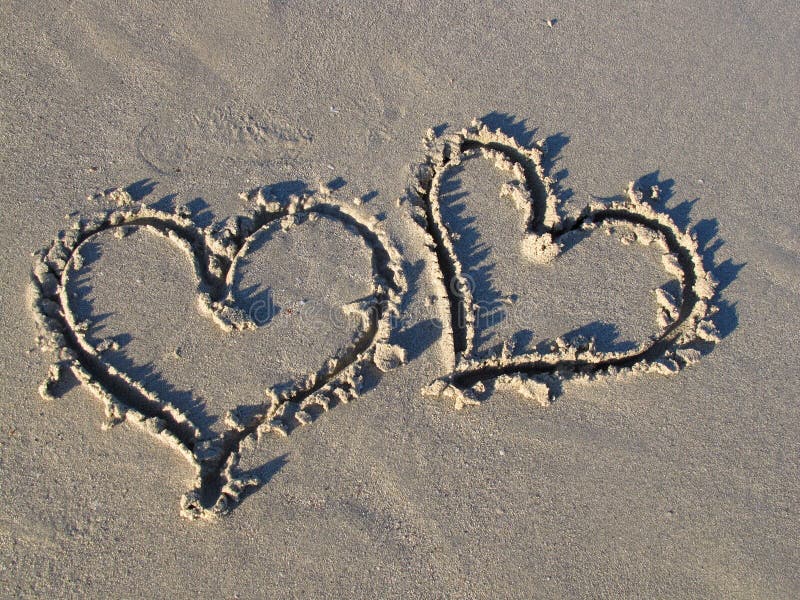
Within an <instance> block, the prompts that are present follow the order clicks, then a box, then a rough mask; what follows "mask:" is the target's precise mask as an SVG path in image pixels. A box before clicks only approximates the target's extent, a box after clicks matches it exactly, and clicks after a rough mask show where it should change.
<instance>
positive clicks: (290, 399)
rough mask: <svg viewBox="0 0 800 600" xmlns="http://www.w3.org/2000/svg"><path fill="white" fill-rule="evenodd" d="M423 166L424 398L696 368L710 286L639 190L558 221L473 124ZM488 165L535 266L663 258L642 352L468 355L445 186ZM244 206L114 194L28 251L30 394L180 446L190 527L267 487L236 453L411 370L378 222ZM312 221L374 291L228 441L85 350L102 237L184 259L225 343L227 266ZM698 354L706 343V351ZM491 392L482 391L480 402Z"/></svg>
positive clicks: (397, 260)
mask: <svg viewBox="0 0 800 600" xmlns="http://www.w3.org/2000/svg"><path fill="white" fill-rule="evenodd" d="M426 146H427V155H426V158H425V160H424V161H423V163H421V164H420V166H419V168H418V169H417V171H416V180H415V182H414V185H413V186H412V188H411V189H410V190H409V193H408V196H409V198H410V199H411V200H412V204H413V206H414V207H415V209H414V210H415V215H414V216H415V218H416V219H417V221H418V222H419V223H420V225H421V226H422V227H423V228H424V229H425V231H426V239H427V241H428V244H429V246H430V248H431V250H432V251H433V252H434V254H435V255H436V259H437V264H438V265H439V268H440V270H441V276H440V278H439V281H440V289H439V295H440V296H441V297H443V298H445V297H446V298H447V299H448V305H449V316H450V322H451V329H452V337H453V347H454V356H453V360H452V361H451V367H452V369H451V372H450V373H449V374H448V375H447V376H445V377H443V378H441V379H438V380H436V381H434V382H433V383H432V384H431V385H429V386H427V387H426V388H425V390H424V393H425V394H426V395H430V396H436V397H444V398H448V399H452V400H454V402H455V405H456V407H457V408H461V407H462V406H464V405H466V404H475V403H477V402H478V401H479V398H480V396H481V395H482V394H485V393H487V390H486V384H489V385H492V386H494V388H504V387H506V388H512V389H514V390H517V391H518V392H519V393H521V394H522V395H524V396H527V397H530V398H533V399H536V400H538V401H539V402H541V403H542V404H547V403H549V401H550V399H551V396H552V390H553V389H557V386H558V385H559V383H560V382H562V381H564V380H566V379H570V378H597V377H607V376H615V375H619V374H620V373H626V372H634V371H646V372H659V373H665V374H668V373H671V372H675V371H677V370H678V369H680V368H681V367H682V366H684V365H686V364H690V363H691V362H694V361H696V360H697V359H698V358H699V356H700V353H701V352H702V351H703V350H704V349H706V348H707V345H708V344H710V343H713V342H715V341H716V340H717V339H718V337H717V334H716V332H715V330H714V328H713V325H712V324H711V323H710V321H709V320H708V317H709V316H710V315H711V314H713V310H714V309H713V307H712V305H711V304H710V300H711V298H712V296H713V295H714V282H713V280H712V278H711V276H710V274H709V273H707V272H706V271H705V269H704V267H703V264H702V260H701V257H700V255H699V252H698V247H697V243H696V241H695V240H694V238H693V237H692V236H691V235H689V234H687V233H685V232H683V231H681V230H680V229H679V228H678V227H677V226H676V225H675V224H674V223H673V222H672V221H671V220H670V218H669V217H668V216H667V215H665V214H663V213H660V212H658V211H656V210H655V209H654V208H653V207H652V206H651V205H650V204H649V203H648V202H647V201H645V199H644V197H643V195H642V194H641V193H639V192H636V191H635V190H633V188H632V187H631V188H629V190H628V196H627V199H626V200H624V201H621V202H616V203H612V204H598V203H595V204H591V205H589V206H588V207H586V209H584V210H583V211H582V212H581V213H580V215H578V216H577V217H574V218H565V217H562V216H561V215H560V214H559V211H558V202H557V198H556V195H555V194H554V192H553V188H552V183H553V182H552V180H551V179H550V178H549V177H548V176H547V175H546V173H545V170H544V167H543V165H542V157H543V151H542V149H541V148H540V147H539V146H534V147H533V148H524V147H522V146H521V145H519V144H517V142H516V141H515V140H513V139H512V138H510V137H507V136H505V135H503V134H502V133H501V132H499V131H497V132H494V131H490V130H489V129H487V128H486V127H485V126H483V125H481V124H480V123H479V122H473V124H472V126H471V127H470V128H468V129H465V130H463V131H462V132H460V133H458V134H456V135H454V136H450V137H447V138H443V139H437V138H436V137H435V136H434V134H433V132H432V131H431V132H429V134H428V136H426ZM478 155H481V156H484V157H486V158H487V159H489V160H491V161H493V162H494V164H495V165H496V166H497V167H498V168H500V169H501V170H503V171H506V172H508V173H509V174H510V175H511V177H512V179H511V181H510V182H509V183H507V184H506V185H504V186H503V188H502V193H501V195H502V196H504V197H507V198H509V199H510V200H511V201H513V203H514V204H515V205H516V206H517V208H519V209H520V210H521V211H523V213H524V214H525V215H526V221H527V229H526V231H525V232H524V236H523V239H522V242H521V252H522V255H523V256H525V257H527V258H528V259H530V260H533V261H535V262H540V263H541V262H549V261H552V260H554V259H556V257H557V256H558V254H559V253H560V251H561V244H560V240H561V238H562V237H563V236H564V235H566V234H567V233H569V232H574V231H587V232H588V231H592V230H593V229H596V228H598V227H606V226H609V225H611V226H613V227H615V228H627V229H628V230H629V235H630V236H633V238H635V239H636V240H638V241H640V242H642V243H644V244H648V245H650V244H654V245H656V246H658V247H660V248H662V250H663V260H664V266H665V268H666V269H667V271H668V272H669V273H670V274H672V275H674V276H675V277H676V278H677V279H678V280H679V282H680V284H681V294H680V298H678V299H676V298H674V297H672V296H671V295H670V294H668V293H667V292H665V291H663V290H661V291H660V293H659V294H657V300H658V303H659V309H658V310H659V319H660V322H661V323H662V325H663V326H662V329H661V331H660V332H659V334H658V335H657V336H653V337H652V338H651V339H650V340H648V341H647V342H645V343H643V344H640V345H639V346H638V347H637V348H635V349H633V350H629V351H624V352H622V351H620V352H598V351H597V350H596V349H595V347H594V344H593V343H592V341H591V340H565V339H561V338H559V339H557V340H556V341H555V342H554V344H553V348H552V351H549V352H544V353H537V352H534V353H527V354H517V355H514V354H512V353H508V352H500V353H497V354H493V355H490V356H480V355H478V354H477V353H476V352H475V349H474V340H475V332H476V324H475V318H474V315H475V311H474V308H475V307H474V302H473V298H472V293H471V290H470V288H469V285H468V281H467V279H466V276H465V274H464V272H463V267H462V265H461V263H460V261H459V258H458V256H457V254H456V251H455V247H454V245H453V233H452V232H450V231H449V230H448V228H447V225H446V223H445V222H444V219H443V218H442V214H441V211H440V206H439V191H440V186H441V180H442V177H443V176H445V175H446V174H447V172H448V171H449V170H450V169H452V168H453V167H455V166H456V165H458V164H459V163H460V162H461V161H462V160H463V159H465V158H468V157H471V156H478ZM245 199H246V200H247V201H249V202H251V203H252V204H254V208H253V211H252V214H251V215H249V216H247V217H239V218H237V219H236V220H235V222H232V223H230V224H228V225H227V226H225V227H224V228H222V229H212V228H202V227H199V226H197V225H196V224H195V223H194V222H193V221H192V220H191V219H190V218H189V214H188V212H187V211H186V210H185V209H181V208H179V209H177V210H176V212H175V213H167V212H163V211H159V210H155V209H154V208H152V207H147V206H144V205H140V204H138V203H135V202H133V200H132V199H131V197H130V195H129V194H127V192H125V191H123V190H116V191H114V192H112V193H111V194H109V200H111V201H113V202H116V204H117V206H116V207H114V208H111V209H109V210H107V211H105V212H104V213H102V214H99V215H96V216H94V217H92V218H90V219H87V220H81V221H78V222H77V223H76V224H75V225H74V226H73V227H72V228H71V229H69V230H67V231H65V232H62V233H61V234H60V236H59V238H58V239H56V240H55V241H54V242H53V243H52V244H51V245H50V246H49V247H47V248H45V249H44V250H42V251H40V252H39V253H38V260H37V262H36V264H35V266H34V269H33V275H32V282H33V285H32V290H33V297H32V306H33V311H34V315H35V317H36V321H37V324H38V326H39V329H40V342H41V344H42V345H43V346H44V347H46V348H49V349H51V350H53V351H54V352H56V354H57V358H58V360H57V362H56V363H54V365H53V366H51V368H50V371H49V372H48V376H47V379H46V380H45V381H44V383H43V384H42V386H41V387H40V391H41V393H42V395H43V396H45V397H50V396H51V395H52V392H53V390H54V386H55V384H56V382H57V381H58V380H59V378H60V377H61V375H62V374H63V372H65V371H67V370H69V371H71V372H72V373H74V374H75V376H76V377H77V378H78V379H79V380H80V381H81V382H82V383H83V384H84V385H86V386H87V387H88V388H89V389H90V390H91V391H92V392H93V393H94V395H95V396H97V397H98V398H99V399H100V400H101V401H102V402H103V404H104V406H105V410H106V416H107V422H108V423H109V424H113V423H116V422H119V421H122V420H126V421H128V422H132V423H135V424H138V425H140V426H142V427H143V428H145V429H146V430H147V431H149V432H150V433H152V434H153V435H156V436H158V437H159V438H160V439H161V440H163V441H165V442H167V443H169V444H170V445H172V446H174V447H175V448H176V449H177V450H178V451H179V452H181V454H182V455H183V456H184V457H185V458H186V459H187V460H188V461H189V463H190V464H191V465H192V466H193V468H194V469H195V472H196V478H195V482H194V488H193V489H192V490H191V491H190V492H188V493H187V494H185V495H184V496H183V498H182V501H181V512H182V514H183V515H184V516H186V517H189V518H211V517H215V516H218V515H221V514H225V513H226V512H228V511H229V510H230V509H231V508H232V507H233V506H234V505H235V504H236V503H237V502H238V501H239V500H240V498H241V495H242V493H243V492H245V490H247V489H248V488H251V487H254V486H255V487H257V486H258V485H259V484H260V483H261V482H259V481H258V480H257V479H255V478H247V477H244V476H243V475H242V474H241V473H240V471H239V470H238V468H237V467H238V461H239V458H240V455H241V452H242V451H243V450H244V448H246V447H248V445H250V444H252V443H254V442H256V441H257V440H258V439H260V438H261V436H263V435H264V434H265V433H267V432H277V433H281V434H287V433H288V432H289V431H291V430H292V429H293V428H294V427H296V426H299V425H305V424H308V423H310V422H311V421H312V420H313V419H314V418H315V416H316V415H317V414H319V413H320V412H323V411H326V410H328V409H329V408H331V407H332V406H335V405H336V404H338V403H342V402H348V401H350V400H352V399H354V398H356V397H357V396H358V395H359V393H360V390H361V387H362V377H363V375H364V373H365V370H366V369H369V368H371V366H374V367H376V368H377V369H378V370H379V371H386V370H389V369H391V368H394V367H397V366H399V365H400V364H402V363H403V362H404V360H405V354H404V351H403V349H402V348H400V347H398V346H395V345H393V344H391V343H390V334H391V332H392V323H393V322H394V319H395V318H396V317H398V316H399V306H400V302H401V300H402V296H403V294H404V293H405V291H406V282H405V277H404V274H403V271H402V268H401V258H402V257H401V256H400V254H399V253H398V251H397V250H396V249H395V248H394V246H393V245H392V244H391V242H390V240H389V239H388V237H387V236H386V235H385V234H384V233H383V232H382V230H381V229H380V228H379V227H378V226H377V223H376V222H375V220H374V219H373V218H367V217H364V216H363V215H361V214H360V213H359V212H358V210H357V209H355V208H354V207H352V206H349V205H344V204H341V203H339V202H337V201H336V200H335V199H334V198H333V197H332V196H331V195H330V193H329V192H328V191H327V190H324V189H323V190H321V191H320V192H319V193H317V194H314V195H304V196H292V197H290V198H288V199H286V200H282V201H279V200H277V199H275V198H273V197H270V196H268V195H267V194H265V192H264V190H263V189H259V190H254V191H253V192H250V193H248V194H245ZM318 218H327V219H332V220H334V221H336V222H338V223H340V224H342V225H344V226H345V227H347V228H348V230H350V231H351V232H353V233H355V234H356V235H357V236H359V237H360V238H361V239H363V241H364V242H365V243H366V245H367V247H368V248H369V249H370V251H371V268H372V290H371V293H370V294H369V295H368V296H367V297H366V298H363V299H361V300H359V301H358V302H356V303H354V304H351V305H348V306H347V307H345V310H346V311H347V312H349V313H351V314H354V315H356V316H357V317H358V322H359V325H358V327H357V331H356V332H355V333H354V334H353V335H352V339H350V340H349V342H348V343H347V344H346V345H345V347H344V348H343V349H341V350H340V351H338V352H337V353H336V355H334V356H331V357H330V358H328V359H327V360H326V361H325V363H324V364H323V365H321V366H320V368H319V369H318V370H317V371H315V372H312V373H310V374H308V375H307V376H306V377H305V378H301V379H300V380H298V381H295V382H294V383H293V384H292V385H290V386H282V387H280V388H277V387H275V388H270V389H268V390H266V397H265V398H264V400H263V401H262V402H261V403H258V404H257V405H256V406H255V407H252V406H249V407H247V409H245V407H238V408H236V409H233V410H230V411H228V413H227V414H226V416H225V424H226V429H225V430H224V431H223V432H221V433H218V434H216V433H214V434H210V433H209V432H208V431H205V430H204V429H203V428H202V427H201V426H199V425H198V424H197V423H196V422H195V421H194V420H193V418H192V417H191V416H190V415H189V414H187V413H186V412H185V411H183V410H181V408H180V407H178V406H176V405H174V404H172V403H171V402H169V401H168V400H166V399H164V398H160V397H159V396H158V395H157V394H155V393H154V392H153V391H152V390H148V389H147V388H146V387H145V386H143V385H142V384H141V383H139V382H138V381H136V380H135V379H134V378H132V377H130V376H129V375H128V374H126V373H124V372H122V371H121V370H119V369H117V368H115V367H114V366H113V365H111V364H110V363H109V361H108V360H106V359H104V358H103V352H104V351H107V350H108V349H109V348H108V344H105V343H104V344H105V345H98V344H93V343H92V342H90V341H89V339H88V338H87V332H88V329H89V324H88V323H85V322H81V321H79V320H78V319H77V318H76V314H75V310H74V308H73V307H72V306H71V304H70V295H69V293H68V291H67V290H68V283H69V282H70V277H71V276H73V275H74V273H76V272H77V271H78V270H80V268H81V263H82V260H83V258H82V254H81V251H82V249H84V248H85V247H86V245H87V244H89V243H91V242H92V240H93V239H96V236H98V235H99V234H101V233H103V232H106V231H114V232H119V233H124V232H125V231H126V230H129V229H132V228H146V229H148V230H150V231H152V232H154V233H157V234H159V235H162V236H164V237H166V238H168V239H169V240H171V241H172V242H174V243H175V244H176V245H177V246H178V247H179V248H181V249H182V250H184V251H185V252H186V253H187V254H188V255H189V256H190V257H191V259H192V262H193V266H194V272H195V277H196V281H197V290H196V293H197V299H198V306H199V308H200V312H201V313H203V314H205V315H206V316H208V317H209V318H211V319H212V320H213V321H214V322H215V323H216V324H217V325H218V326H219V327H221V328H222V329H223V330H225V331H228V332H235V331H247V330H252V329H255V328H256V327H257V325H258V323H256V322H255V321H254V319H253V318H252V316H251V315H248V314H247V313H245V312H244V311H242V310H241V309H240V308H237V306H236V297H235V296H236V294H235V290H234V280H235V275H236V272H237V267H239V265H240V264H241V263H242V261H243V260H244V258H245V257H247V256H248V255H249V253H250V252H251V251H252V250H253V246H254V240H256V237H257V236H259V235H261V234H263V233H264V232H270V231H277V230H288V229H290V228H293V227H302V226H303V224H304V223H306V222H308V221H313V220H314V219H318ZM704 344H705V345H706V346H704ZM489 391H491V390H489Z"/></svg>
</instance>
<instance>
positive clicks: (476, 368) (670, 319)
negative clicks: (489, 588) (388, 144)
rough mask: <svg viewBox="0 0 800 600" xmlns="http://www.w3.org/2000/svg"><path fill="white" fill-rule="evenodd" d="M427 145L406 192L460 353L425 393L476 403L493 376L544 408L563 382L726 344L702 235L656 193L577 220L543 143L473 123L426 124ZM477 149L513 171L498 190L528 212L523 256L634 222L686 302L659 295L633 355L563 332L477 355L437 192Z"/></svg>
mask: <svg viewBox="0 0 800 600" xmlns="http://www.w3.org/2000/svg"><path fill="white" fill-rule="evenodd" d="M424 146H425V149H426V155H425V159H424V160H423V162H422V163H420V164H419V165H417V167H416V168H415V169H414V172H413V180H412V183H411V185H410V186H409V188H408V190H407V193H406V197H407V198H408V199H409V200H410V202H411V204H412V206H413V207H414V219H415V221H416V222H417V224H418V225H419V226H420V227H421V228H422V229H423V230H424V232H425V236H426V245H427V246H428V248H429V250H430V251H431V252H432V253H433V255H434V257H435V260H434V261H433V262H435V264H436V265H437V267H438V269H439V274H438V277H437V284H438V290H437V291H438V295H439V297H442V298H446V299H447V302H448V306H449V309H450V310H449V312H450V329H451V335H452V340H453V356H452V357H451V358H450V359H449V363H448V366H449V369H450V372H449V373H448V374H446V375H444V376H442V377H440V378H438V379H436V380H434V381H433V382H431V383H430V384H429V385H427V386H426V387H424V388H423V390H422V393H423V395H425V396H427V397H433V398H444V399H448V400H453V401H454V404H455V407H456V408H457V409H461V408H463V407H464V406H466V405H474V404H479V403H480V398H481V396H482V395H483V394H484V392H485V384H486V383H487V382H493V383H494V385H495V387H496V388H506V389H511V390H514V391H516V392H518V393H519V394H520V395H522V396H523V397H526V398H529V399H532V400H535V401H537V402H538V403H539V404H541V405H543V406H547V405H549V404H550V403H551V402H552V400H553V398H554V395H555V393H556V392H555V391H556V390H558V389H560V388H561V385H562V383H563V382H564V381H566V380H570V379H573V380H574V379H586V380H594V379H600V378H611V377H618V376H620V375H622V374H627V373H633V372H656V373H660V374H663V375H670V374H674V373H676V372H677V371H679V370H680V369H681V368H683V367H684V366H687V365H689V364H692V363H694V362H696V361H697V360H699V358H700V356H701V355H703V354H706V353H708V352H709V351H710V350H711V348H713V346H714V345H715V344H716V343H717V342H718V341H720V336H719V333H718V332H717V330H716V327H715V326H714V324H713V322H712V321H711V320H710V319H711V317H712V316H713V315H714V314H715V313H716V312H717V310H718V309H717V307H716V306H715V305H714V304H713V303H712V300H713V299H714V297H715V294H716V285H717V282H716V281H715V280H714V278H713V276H712V275H711V273H710V272H709V271H707V270H706V269H705V267H704V265H703V259H702V257H701V256H700V251H699V247H698V243H697V239H696V237H695V236H694V235H693V234H690V233H687V232H686V231H683V230H681V229H680V228H679V227H678V226H677V225H676V224H675V222H674V221H673V220H672V219H671V218H670V216H669V215H668V214H666V213H664V212H660V211H658V210H656V209H655V208H654V207H653V206H652V204H651V202H650V201H652V200H654V198H646V197H645V194H644V193H643V192H641V191H639V190H636V189H635V187H634V184H633V182H631V183H630V184H629V185H628V187H627V188H626V191H625V198H624V199H623V200H620V201H613V202H611V203H610V204H606V203H602V202H591V203H589V204H588V205H587V206H586V207H585V208H584V209H583V210H581V211H580V213H579V214H578V216H577V217H567V216H564V215H561V214H560V212H559V208H560V204H559V200H558V197H557V195H556V193H555V187H554V183H555V181H554V180H553V179H552V178H551V177H550V176H549V175H548V174H547V173H546V170H545V167H544V156H545V149H544V145H543V144H542V143H535V144H533V145H532V146H531V147H530V148H526V147H524V146H522V145H521V144H519V143H518V142H517V141H516V140H515V139H514V138H513V137H511V136H508V135H506V134H504V133H503V132H502V131H501V130H499V129H498V130H490V129H489V128H488V127H487V126H486V125H485V124H484V123H482V122H481V121H480V120H478V119H474V120H473V121H472V123H471V124H470V126H469V127H466V128H464V129H462V130H461V131H460V132H457V133H454V134H450V135H447V136H442V137H437V136H436V134H435V132H434V131H433V130H432V129H430V130H428V132H427V134H426V136H425V138H424ZM478 155H481V156H483V157H484V158H486V159H488V160H490V161H494V163H495V166H496V167H498V168H499V169H501V170H503V171H506V172H509V173H510V174H511V175H512V181H511V182H509V183H507V184H505V185H504V186H503V187H502V188H501V193H500V197H501V198H502V197H504V196H506V197H509V198H510V199H511V200H512V201H513V202H514V204H515V205H516V207H517V208H518V209H521V210H523V211H524V213H525V217H526V218H525V222H526V226H525V231H524V237H523V241H522V247H521V254H523V255H526V256H527V258H529V259H530V260H532V261H533V262H537V263H540V264H546V263H550V262H552V261H553V260H555V259H556V258H557V256H558V255H559V254H560V253H561V250H562V247H561V244H560V242H559V240H560V238H561V237H562V236H563V235H565V234H568V233H572V232H575V231H585V232H589V231H591V230H593V229H595V228H597V227H599V226H603V225H609V224H610V225H612V226H618V227H628V228H629V229H631V230H632V231H633V235H634V237H635V238H636V239H637V240H638V241H641V242H642V243H644V244H647V245H649V244H651V243H655V244H658V245H660V246H661V247H662V250H663V254H662V262H663V265H664V267H665V269H666V271H667V272H668V273H669V274H671V275H673V276H675V277H676V278H677V279H678V281H679V283H680V287H681V298H680V299H679V300H678V301H676V300H675V299H674V298H671V297H670V295H669V294H667V293H665V292H664V290H661V291H660V293H657V294H656V300H657V304H658V305H659V312H658V316H659V323H660V325H661V330H660V331H659V333H658V334H656V335H655V336H650V338H648V341H645V342H643V343H640V344H638V345H637V346H636V347H635V348H633V349H630V350H626V351H608V352H597V351H596V350H595V348H594V344H593V342H592V341H588V342H587V341H586V340H579V341H578V342H577V343H575V342H571V341H569V340H564V339H563V338H557V339H556V341H555V343H554V345H553V347H552V348H551V351H550V352H537V351H533V352H526V353H523V354H517V355H511V354H510V353H508V354H506V353H501V354H492V355H489V356H477V355H476V354H475V349H474V344H473V342H474V338H475V334H476V327H475V306H474V303H473V298H472V291H471V286H470V285H469V282H468V281H467V278H466V276H465V275H464V273H463V267H462V265H461V263H460V260H459V258H458V256H457V254H456V251H455V246H454V244H453V241H452V240H453V232H451V231H450V230H449V229H448V227H447V224H446V222H445V221H444V219H443V218H442V214H441V211H440V207H439V198H438V195H439V189H440V185H441V180H442V178H443V176H444V175H445V174H446V173H447V172H448V170H449V169H451V168H454V167H456V166H458V165H459V164H461V161H462V160H463V159H465V158H470V157H473V156H478ZM656 193H657V190H656ZM445 320H446V319H445Z"/></svg>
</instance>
